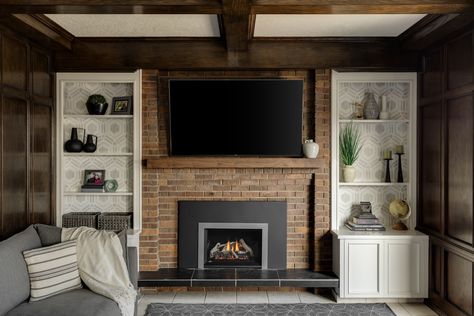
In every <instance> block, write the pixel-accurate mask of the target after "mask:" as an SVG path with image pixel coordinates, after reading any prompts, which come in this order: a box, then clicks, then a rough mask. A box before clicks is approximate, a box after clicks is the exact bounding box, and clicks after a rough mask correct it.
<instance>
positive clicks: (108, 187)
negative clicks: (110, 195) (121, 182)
mask: <svg viewBox="0 0 474 316" xmlns="http://www.w3.org/2000/svg"><path fill="white" fill-rule="evenodd" d="M104 188H105V192H116V191H117V189H118V182H117V180H105V187H104Z"/></svg>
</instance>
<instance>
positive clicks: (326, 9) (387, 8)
mask: <svg viewBox="0 0 474 316" xmlns="http://www.w3.org/2000/svg"><path fill="white" fill-rule="evenodd" d="M226 1H227V0H223V1H221V0H94V1H90V0H67V1H66V0H0V14H34V13H57V14H74V13H78V14H94V13H95V14H159V13H162V14H167V13H176V14H178V13H183V14H187V13H194V14H222V12H223V2H226ZM234 1H235V2H237V3H238V2H240V1H241V0H234ZM249 1H250V0H249ZM224 6H225V3H224ZM250 6H251V14H356V13H359V14H364V13H379V14H382V13H386V14H388V13H425V14H448V13H466V12H474V3H473V1H472V0H446V1H442V0H334V1H333V0H252V1H251V3H250Z"/></svg>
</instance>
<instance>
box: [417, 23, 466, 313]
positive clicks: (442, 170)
mask: <svg viewBox="0 0 474 316" xmlns="http://www.w3.org/2000/svg"><path fill="white" fill-rule="evenodd" d="M418 126H419V157H420V160H419V196H418V199H419V218H418V223H419V227H418V228H419V229H420V230H422V231H424V232H426V233H428V234H429V235H430V236H431V247H430V249H431V251H430V302H431V303H432V304H434V305H435V306H436V307H438V308H439V309H440V310H441V311H443V312H444V313H446V314H447V315H450V316H455V315H474V310H473V305H474V302H473V282H474V279H473V278H474V275H473V271H474V270H473V268H474V235H473V228H474V196H473V189H474V182H473V176H474V165H473V164H474V162H473V159H474V31H473V30H472V28H471V30H469V31H468V32H467V33H464V34H462V35H460V36H458V37H455V38H450V39H448V40H447V41H445V42H444V43H443V44H440V45H438V46H437V47H434V48H431V49H430V50H428V51H426V52H424V54H423V69H422V73H421V74H420V95H419V125H418Z"/></svg>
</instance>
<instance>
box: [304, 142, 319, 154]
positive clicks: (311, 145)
mask: <svg viewBox="0 0 474 316" xmlns="http://www.w3.org/2000/svg"><path fill="white" fill-rule="evenodd" d="M303 153H304V156H305V157H306V158H316V157H318V153H319V145H318V144H316V143H315V142H313V140H312V139H308V140H305V142H304V144H303Z"/></svg>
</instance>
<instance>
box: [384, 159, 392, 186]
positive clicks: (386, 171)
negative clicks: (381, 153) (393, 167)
mask: <svg viewBox="0 0 474 316" xmlns="http://www.w3.org/2000/svg"><path fill="white" fill-rule="evenodd" d="M384 160H385V161H386V162H387V166H386V167H385V182H392V181H391V180H390V160H392V159H391V158H390V159H384Z"/></svg>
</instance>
